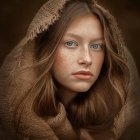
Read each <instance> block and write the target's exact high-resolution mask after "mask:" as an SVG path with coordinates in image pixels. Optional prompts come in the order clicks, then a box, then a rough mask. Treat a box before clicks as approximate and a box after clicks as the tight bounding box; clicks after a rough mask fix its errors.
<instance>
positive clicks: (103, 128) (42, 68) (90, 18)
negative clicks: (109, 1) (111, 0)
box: [0, 0, 139, 140]
mask: <svg viewBox="0 0 140 140" xmlns="http://www.w3.org/2000/svg"><path fill="white" fill-rule="evenodd" d="M138 84H139V78H138V74H137V70H136V67H135V64H134V62H133V59H132V57H131V55H130V54H129V52H128V50H127V49H126V48H125V45H124V42H123V40H122V38H121V35H120V32H119V30H118V27H117V25H116V22H115V20H114V18H113V17H112V16H111V15H110V13H109V12H108V11H106V10H105V9H104V8H103V7H101V6H100V5H98V4H97V2H95V1H94V0H49V1H47V2H46V3H45V4H44V5H43V6H42V7H41V9H40V10H39V11H38V13H37V14H36V16H35V18H34V19H33V21H32V22H31V24H30V26H29V28H28V31H27V35H26V36H25V37H24V38H23V40H22V41H21V42H20V43H19V44H18V45H17V46H16V47H15V48H14V50H13V51H12V52H11V53H10V54H9V55H8V57H7V58H6V60H5V61H4V63H3V65H2V67H1V69H0V100H1V101H0V121H1V139H2V140H5V139H6V140H8V139H10V140H12V139H14V140H15V139H20V140H58V139H60V140H65V139H68V140H78V139H79V140H93V139H95V140H113V139H120V138H122V139H125V138H126V139H127V140H128V137H129V138H130V137H131V138H132V136H134V132H135V131H134V132H133V131H131V133H130V132H129V130H130V128H131V125H132V124H135V123H134V121H133V120H134V119H135V118H136V116H137V115H138V114H137V112H138V109H139V108H137V106H138V104H137V102H136V97H137V96H138V92H139V85H138ZM132 95H133V96H132ZM126 115H127V117H126ZM132 122H133V123H132ZM137 123H138V122H137ZM127 132H129V135H128V134H127Z"/></svg>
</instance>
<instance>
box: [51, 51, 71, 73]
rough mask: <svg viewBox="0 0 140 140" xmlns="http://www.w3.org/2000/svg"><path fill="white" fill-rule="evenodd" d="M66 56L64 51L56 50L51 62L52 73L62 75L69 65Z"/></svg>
mask: <svg viewBox="0 0 140 140" xmlns="http://www.w3.org/2000/svg"><path fill="white" fill-rule="evenodd" d="M68 60H69V59H68V56H66V53H64V52H58V53H57V54H56V58H55V61H54V64H53V68H52V71H53V75H62V74H64V73H65V71H66V70H67V69H68V67H69V65H70V64H69V63H70V62H69V61H68Z"/></svg>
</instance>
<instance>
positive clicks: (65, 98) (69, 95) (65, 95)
mask: <svg viewBox="0 0 140 140" xmlns="http://www.w3.org/2000/svg"><path fill="white" fill-rule="evenodd" d="M58 94H59V96H60V98H61V100H62V103H63V104H64V106H67V105H68V104H69V103H70V102H71V101H72V100H73V99H74V98H75V97H76V95H77V94H78V93H76V92H73V91H70V90H68V89H64V88H59V90H58Z"/></svg>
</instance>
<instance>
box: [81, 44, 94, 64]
mask: <svg viewBox="0 0 140 140" xmlns="http://www.w3.org/2000/svg"><path fill="white" fill-rule="evenodd" d="M88 48H89V47H87V48H83V49H81V51H80V55H79V58H78V64H80V65H85V66H89V65H91V64H92V58H91V54H90V51H89V49H88Z"/></svg>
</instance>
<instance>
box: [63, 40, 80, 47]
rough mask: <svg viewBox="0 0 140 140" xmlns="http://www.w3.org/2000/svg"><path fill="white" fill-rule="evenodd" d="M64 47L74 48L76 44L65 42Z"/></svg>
mask: <svg viewBox="0 0 140 140" xmlns="http://www.w3.org/2000/svg"><path fill="white" fill-rule="evenodd" d="M64 44H65V46H66V47H76V46H78V43H77V42H75V41H67V42H65V43H64Z"/></svg>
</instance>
